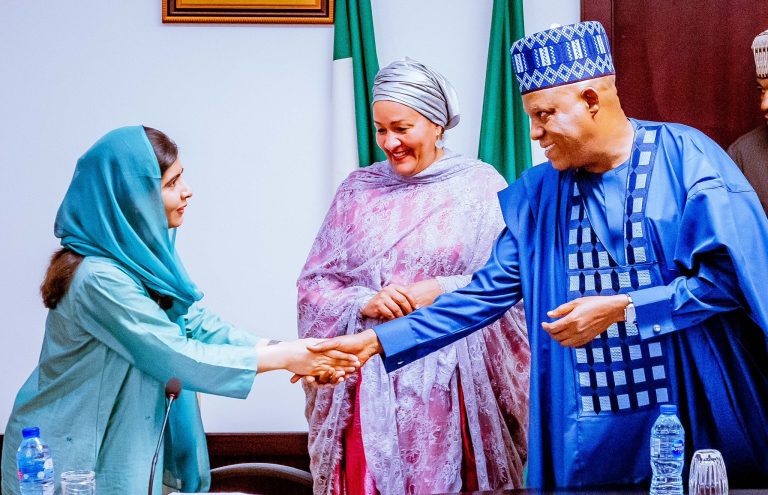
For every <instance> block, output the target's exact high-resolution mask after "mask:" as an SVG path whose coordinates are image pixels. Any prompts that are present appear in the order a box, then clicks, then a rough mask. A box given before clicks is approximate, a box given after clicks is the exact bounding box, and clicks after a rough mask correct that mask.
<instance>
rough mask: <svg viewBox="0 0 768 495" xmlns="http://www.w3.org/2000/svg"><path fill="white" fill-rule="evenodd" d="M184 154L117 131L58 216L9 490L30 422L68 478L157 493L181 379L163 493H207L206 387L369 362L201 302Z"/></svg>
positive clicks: (9, 444) (240, 385)
mask: <svg viewBox="0 0 768 495" xmlns="http://www.w3.org/2000/svg"><path fill="white" fill-rule="evenodd" d="M177 154H178V152H177V148H176V145H175V143H173V141H171V140H170V139H169V138H168V137H167V136H166V135H165V134H163V133H161V132H160V131H157V130H154V129H150V128H143V127H140V126H138V127H125V128H121V129H117V130H114V131H112V132H110V133H108V134H107V135H106V136H104V137H103V138H101V139H100V140H99V141H98V142H97V143H96V144H94V145H93V147H91V149H89V150H88V151H87V152H86V153H85V154H84V155H83V156H82V157H81V158H80V160H79V161H78V163H77V167H76V169H75V174H74V177H73V178H72V183H71V184H70V186H69V189H68V190H67V193H66V196H65V197H64V201H63V202H62V204H61V207H60V208H59V212H58V214H57V216H56V225H55V235H56V237H59V238H60V239H61V244H62V248H61V250H59V251H58V252H57V253H56V254H54V256H53V258H52V259H51V264H50V266H49V268H48V271H47V273H46V277H45V280H44V282H43V285H42V287H41V292H42V295H43V302H44V303H45V305H46V307H48V308H49V313H48V318H47V321H46V328H45V337H44V340H43V348H42V352H41V355H40V361H39V364H38V366H37V368H36V369H35V370H34V371H33V373H32V375H31V376H30V377H29V379H28V380H27V381H26V383H25V384H24V385H23V387H22V389H21V390H20V391H19V393H18V395H17V397H16V402H15V404H14V407H13V412H12V413H11V417H10V419H9V420H8V425H7V427H6V430H5V439H4V446H3V457H2V473H3V484H2V493H3V494H18V493H19V486H18V477H17V470H16V458H15V453H16V452H15V451H16V447H17V446H18V444H19V442H20V441H21V430H22V428H24V427H28V426H39V427H40V430H41V433H42V436H43V438H45V439H46V440H47V442H48V443H49V446H50V447H51V451H52V454H53V458H54V464H55V468H56V472H57V473H61V472H63V471H66V470H72V469H92V470H94V471H95V472H96V483H97V490H98V492H99V493H120V494H135V493H143V492H144V491H146V489H147V482H148V477H149V471H150V464H151V460H152V455H153V453H154V450H155V443H156V442H157V438H158V437H159V434H160V429H161V426H162V421H163V417H164V413H165V394H164V388H165V383H166V381H167V380H168V379H169V378H171V377H178V378H179V379H180V380H181V382H182V383H183V386H184V391H183V392H182V394H181V396H180V397H179V399H178V401H177V403H176V404H174V406H173V410H172V412H171V417H170V419H169V430H168V432H167V435H166V440H165V446H164V447H165V448H164V456H161V458H160V460H159V462H158V464H159V466H164V471H165V473H164V474H165V476H157V477H156V478H155V486H154V492H155V493H160V492H161V486H160V485H161V483H160V480H161V479H163V478H164V480H165V483H166V484H169V485H171V486H172V487H173V488H174V489H179V490H183V491H207V489H208V485H209V477H210V476H209V465H208V455H207V447H206V443H205V436H204V431H203V427H202V423H201V421H200V413H199V409H198V406H197V401H196V398H195V392H205V393H209V394H216V395H225V396H230V397H237V398H245V397H246V396H247V395H248V392H249V391H250V389H251V384H252V383H253V379H254V377H255V375H256V373H261V372H264V371H269V370H273V369H279V368H283V369H287V370H289V371H292V372H294V373H298V374H302V375H317V374H320V373H326V374H327V373H332V372H334V370H333V369H332V368H336V371H335V372H336V373H337V374H339V375H340V374H342V373H343V371H344V370H345V369H346V370H347V371H350V370H351V369H352V368H345V367H347V366H350V365H353V364H354V363H355V362H356V358H355V357H353V356H348V355H346V354H336V355H333V356H325V355H322V354H314V353H311V352H309V351H308V350H307V349H306V347H307V345H308V344H309V343H311V340H310V339H306V340H298V341H293V342H281V343H277V344H274V345H269V344H273V343H274V342H275V341H267V340H266V339H260V338H258V337H256V336H254V335H253V334H251V333H249V332H247V331H245V330H242V329H238V328H235V327H232V326H230V325H228V324H226V323H224V322H222V321H221V320H220V319H219V318H218V317H217V316H216V315H214V314H212V313H210V312H208V311H206V310H205V309H202V308H200V307H199V306H197V304H196V302H197V301H199V300H200V299H201V298H202V296H203V294H202V293H201V292H200V291H199V290H198V289H197V287H196V286H195V284H194V283H193V282H192V281H191V280H190V278H189V276H188V275H187V273H186V271H185V270H184V266H183V265H182V263H181V260H180V259H179V256H178V254H177V252H176V250H175V248H174V240H175V232H176V231H175V230H169V229H175V227H178V226H180V225H181V223H182V221H183V217H184V209H185V207H186V206H187V202H188V200H189V198H190V197H191V196H192V191H191V190H190V188H189V187H188V186H187V185H186V183H185V182H184V179H183V176H182V172H183V169H182V166H181V164H180V162H179V161H178V159H177ZM163 457H164V459H163ZM57 485H58V479H57Z"/></svg>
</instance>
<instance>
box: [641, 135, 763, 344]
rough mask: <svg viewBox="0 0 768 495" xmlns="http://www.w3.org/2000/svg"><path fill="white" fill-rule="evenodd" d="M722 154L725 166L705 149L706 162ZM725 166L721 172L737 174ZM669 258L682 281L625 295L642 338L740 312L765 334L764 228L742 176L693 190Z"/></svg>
mask: <svg viewBox="0 0 768 495" xmlns="http://www.w3.org/2000/svg"><path fill="white" fill-rule="evenodd" d="M718 152H719V153H718ZM721 155H722V158H723V159H725V160H727V157H725V154H724V153H723V152H722V150H719V149H718V150H709V156H710V157H711V158H710V160H711V159H717V158H718V157H720V156H721ZM727 165H728V166H726V165H724V166H723V167H721V170H722V169H725V170H726V172H728V171H730V169H731V168H732V169H734V170H735V167H733V166H732V164H727ZM691 168H693V167H691ZM699 168H704V166H703V165H702V164H699ZM674 253H675V254H674V263H675V265H676V268H677V270H678V271H679V272H680V274H681V275H680V276H678V277H676V278H674V279H672V280H671V281H669V282H668V283H667V284H666V285H659V286H656V287H650V288H647V289H642V290H639V291H635V292H632V293H630V295H631V297H632V300H633V303H634V305H635V308H636V313H637V323H638V327H639V331H640V336H641V338H643V339H647V338H653V337H656V336H658V335H663V334H666V333H669V332H674V331H679V330H683V329H686V328H689V327H693V326H696V325H697V324H698V323H700V322H702V321H704V320H706V319H707V318H709V317H711V316H714V315H716V314H718V313H725V312H729V311H733V310H735V309H738V308H743V309H745V310H746V311H747V313H748V314H749V315H750V317H751V318H752V320H753V321H754V322H755V323H757V324H758V325H759V326H760V327H761V328H763V329H766V328H768V321H767V320H768V319H767V318H766V315H768V312H767V311H768V303H767V302H766V298H765V297H764V295H765V293H766V282H767V281H766V280H764V279H762V278H761V275H760V274H765V273H768V222H767V221H766V217H765V214H764V212H763V211H762V210H761V207H760V203H759V201H758V199H757V196H756V194H755V192H754V190H752V188H751V187H750V186H749V185H748V184H747V182H746V181H745V180H743V177H738V178H736V179H734V180H731V179H729V178H728V177H709V178H706V179H705V180H701V181H699V182H697V183H696V184H695V185H693V187H692V188H691V189H690V190H689V191H688V194H687V197H686V200H685V205H684V209H683V213H682V218H681V222H680V227H679V232H678V234H677V242H676V245H675V251H674Z"/></svg>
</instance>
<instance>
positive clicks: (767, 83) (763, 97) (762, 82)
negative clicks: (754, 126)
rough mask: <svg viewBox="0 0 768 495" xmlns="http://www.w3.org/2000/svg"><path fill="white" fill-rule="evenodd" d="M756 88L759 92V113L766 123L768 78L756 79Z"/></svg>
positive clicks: (767, 113)
mask: <svg viewBox="0 0 768 495" xmlns="http://www.w3.org/2000/svg"><path fill="white" fill-rule="evenodd" d="M757 87H758V89H759V90H760V111H761V112H763V117H765V120H766V121H768V77H758V78H757Z"/></svg>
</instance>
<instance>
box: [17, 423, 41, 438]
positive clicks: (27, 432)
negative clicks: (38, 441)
mask: <svg viewBox="0 0 768 495" xmlns="http://www.w3.org/2000/svg"><path fill="white" fill-rule="evenodd" d="M21 434H22V436H23V437H24V438H33V437H39V436H40V428H38V427H37V426H32V427H31V428H24V429H23V430H21Z"/></svg>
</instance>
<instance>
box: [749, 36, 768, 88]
mask: <svg viewBox="0 0 768 495" xmlns="http://www.w3.org/2000/svg"><path fill="white" fill-rule="evenodd" d="M752 53H754V54H755V69H756V70H757V77H759V78H761V79H762V78H766V77H768V30H765V31H763V32H762V33H760V34H758V35H757V36H756V37H755V41H753V42H752Z"/></svg>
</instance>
